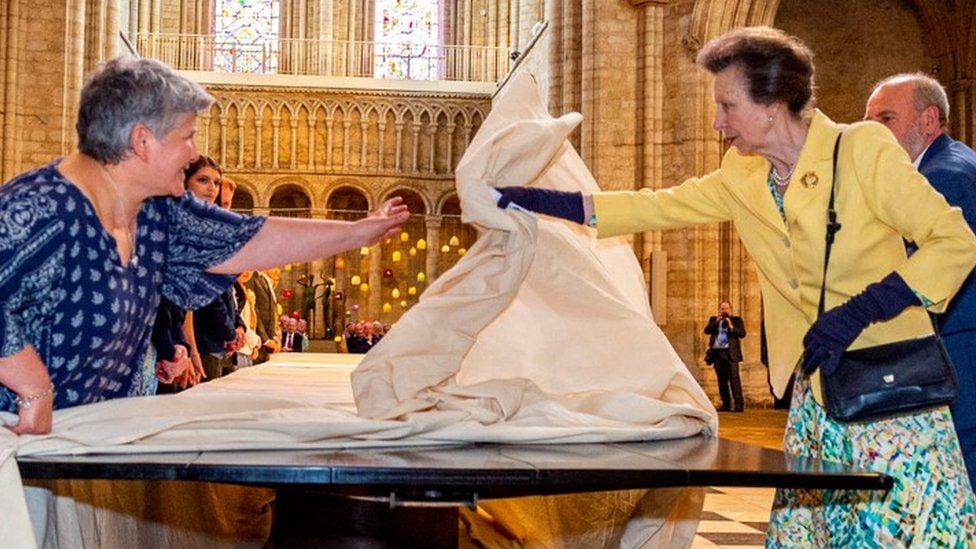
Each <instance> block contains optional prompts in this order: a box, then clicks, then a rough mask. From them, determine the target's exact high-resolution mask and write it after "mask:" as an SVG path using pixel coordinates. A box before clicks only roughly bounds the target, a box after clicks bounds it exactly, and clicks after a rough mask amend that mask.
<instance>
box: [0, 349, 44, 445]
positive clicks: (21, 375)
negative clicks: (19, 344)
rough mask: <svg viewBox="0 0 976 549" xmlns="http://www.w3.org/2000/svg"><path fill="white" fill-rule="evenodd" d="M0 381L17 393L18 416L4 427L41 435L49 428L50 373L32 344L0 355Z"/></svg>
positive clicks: (18, 431)
mask: <svg viewBox="0 0 976 549" xmlns="http://www.w3.org/2000/svg"><path fill="white" fill-rule="evenodd" d="M0 385H3V386H5V387H7V388H8V389H10V390H11V391H13V392H14V393H16V394H17V398H18V401H19V403H18V404H19V417H18V420H17V423H16V424H14V425H8V426H7V428H8V429H10V430H11V431H13V432H14V433H17V434H18V435H43V434H46V433H50V432H51V423H52V421H53V413H54V412H53V409H54V391H53V388H52V386H51V376H49V375H48V373H47V368H46V367H45V366H44V362H42V361H41V357H40V356H38V354H37V351H35V350H34V347H33V345H27V346H25V347H24V348H23V349H21V350H20V351H18V352H16V353H14V354H12V355H10V356H5V357H3V358H0Z"/></svg>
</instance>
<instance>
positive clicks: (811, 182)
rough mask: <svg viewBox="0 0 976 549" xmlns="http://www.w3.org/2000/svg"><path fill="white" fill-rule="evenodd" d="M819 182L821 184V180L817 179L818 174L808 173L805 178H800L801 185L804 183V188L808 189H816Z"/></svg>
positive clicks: (804, 175)
mask: <svg viewBox="0 0 976 549" xmlns="http://www.w3.org/2000/svg"><path fill="white" fill-rule="evenodd" d="M819 182H820V178H818V177H817V174H816V173H815V172H807V173H805V174H803V177H801V178H800V183H802V184H803V186H804V187H806V188H808V189H812V188H814V187H816V186H817V183H819Z"/></svg>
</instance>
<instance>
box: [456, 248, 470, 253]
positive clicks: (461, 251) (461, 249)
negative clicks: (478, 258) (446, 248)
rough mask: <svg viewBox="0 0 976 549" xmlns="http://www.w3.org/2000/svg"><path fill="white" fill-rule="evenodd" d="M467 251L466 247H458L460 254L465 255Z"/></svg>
mask: <svg viewBox="0 0 976 549" xmlns="http://www.w3.org/2000/svg"><path fill="white" fill-rule="evenodd" d="M466 253H468V250H467V249H465V248H458V255H464V254H466Z"/></svg>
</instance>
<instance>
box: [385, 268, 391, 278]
mask: <svg viewBox="0 0 976 549" xmlns="http://www.w3.org/2000/svg"><path fill="white" fill-rule="evenodd" d="M383 278H393V270H392V269H386V270H384V271H383Z"/></svg>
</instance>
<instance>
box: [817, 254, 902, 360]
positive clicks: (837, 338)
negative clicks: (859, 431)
mask: <svg viewBox="0 0 976 549" xmlns="http://www.w3.org/2000/svg"><path fill="white" fill-rule="evenodd" d="M911 305H921V302H920V301H919V300H918V297H917V296H916V295H915V292H913V291H912V289H911V288H909V287H908V284H906V283H905V280H904V279H902V277H901V275H899V274H898V273H895V272H893V273H891V274H889V275H888V276H886V277H884V278H883V279H881V281H880V282H875V283H873V284H869V285H868V287H867V288H865V289H864V291H863V292H861V293H859V294H857V295H856V296H854V297H852V298H850V299H848V300H847V302H846V303H844V304H843V305H839V306H837V307H834V308H833V309H831V310H829V311H826V312H824V314H822V315H820V318H818V319H817V321H816V322H814V323H813V326H810V329H809V330H808V331H807V335H806V336H804V337H803V359H802V363H801V367H802V368H803V373H804V374H806V375H810V374H812V373H813V372H814V370H816V369H817V367H818V366H819V367H820V372H821V373H822V374H824V375H830V374H832V373H834V372H835V371H836V370H837V366H838V364H840V357H841V354H843V353H844V351H846V350H847V348H848V347H850V345H851V343H854V340H855V339H857V336H859V335H861V332H863V331H864V329H865V328H867V327H868V325H869V324H871V323H873V322H881V321H883V320H888V319H890V318H894V317H895V316H897V315H898V313H900V312H902V311H903V310H905V308H906V307H909V306H911Z"/></svg>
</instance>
